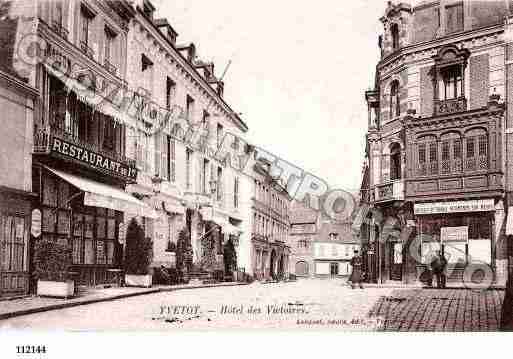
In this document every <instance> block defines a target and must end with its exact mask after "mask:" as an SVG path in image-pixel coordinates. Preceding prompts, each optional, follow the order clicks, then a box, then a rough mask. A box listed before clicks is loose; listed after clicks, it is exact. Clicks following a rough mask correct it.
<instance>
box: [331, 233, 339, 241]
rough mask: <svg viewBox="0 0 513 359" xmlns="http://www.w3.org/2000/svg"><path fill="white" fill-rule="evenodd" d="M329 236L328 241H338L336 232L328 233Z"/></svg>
mask: <svg viewBox="0 0 513 359" xmlns="http://www.w3.org/2000/svg"><path fill="white" fill-rule="evenodd" d="M329 237H330V241H338V233H330V234H329Z"/></svg>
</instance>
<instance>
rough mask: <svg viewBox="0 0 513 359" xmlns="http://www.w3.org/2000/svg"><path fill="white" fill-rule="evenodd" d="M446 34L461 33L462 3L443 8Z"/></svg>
mask: <svg viewBox="0 0 513 359" xmlns="http://www.w3.org/2000/svg"><path fill="white" fill-rule="evenodd" d="M445 19H446V33H447V34H451V33H453V32H459V31H463V21H464V19H463V3H459V4H455V5H450V6H446V7H445Z"/></svg>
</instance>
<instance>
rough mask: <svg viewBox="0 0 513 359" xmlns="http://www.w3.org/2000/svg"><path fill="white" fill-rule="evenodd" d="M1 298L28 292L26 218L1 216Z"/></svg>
mask: <svg viewBox="0 0 513 359" xmlns="http://www.w3.org/2000/svg"><path fill="white" fill-rule="evenodd" d="M0 254H1V255H0V297H2V296H5V297H8V296H14V295H20V294H25V293H27V292H28V270H27V232H26V231H25V218H24V217H21V216H15V215H12V216H11V215H0Z"/></svg>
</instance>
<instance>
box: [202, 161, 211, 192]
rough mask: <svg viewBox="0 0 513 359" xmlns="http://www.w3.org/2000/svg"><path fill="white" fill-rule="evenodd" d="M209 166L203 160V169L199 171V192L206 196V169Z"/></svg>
mask: <svg viewBox="0 0 513 359" xmlns="http://www.w3.org/2000/svg"><path fill="white" fill-rule="evenodd" d="M209 166H210V161H209V160H207V159H206V158H204V159H203V168H202V169H201V192H202V193H203V194H208V193H207V190H208V186H207V180H208V167H209Z"/></svg>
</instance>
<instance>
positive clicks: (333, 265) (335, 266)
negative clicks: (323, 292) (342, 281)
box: [330, 263, 338, 277]
mask: <svg viewBox="0 0 513 359" xmlns="http://www.w3.org/2000/svg"><path fill="white" fill-rule="evenodd" d="M330 275H331V276H332V277H336V276H338V263H330Z"/></svg>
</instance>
